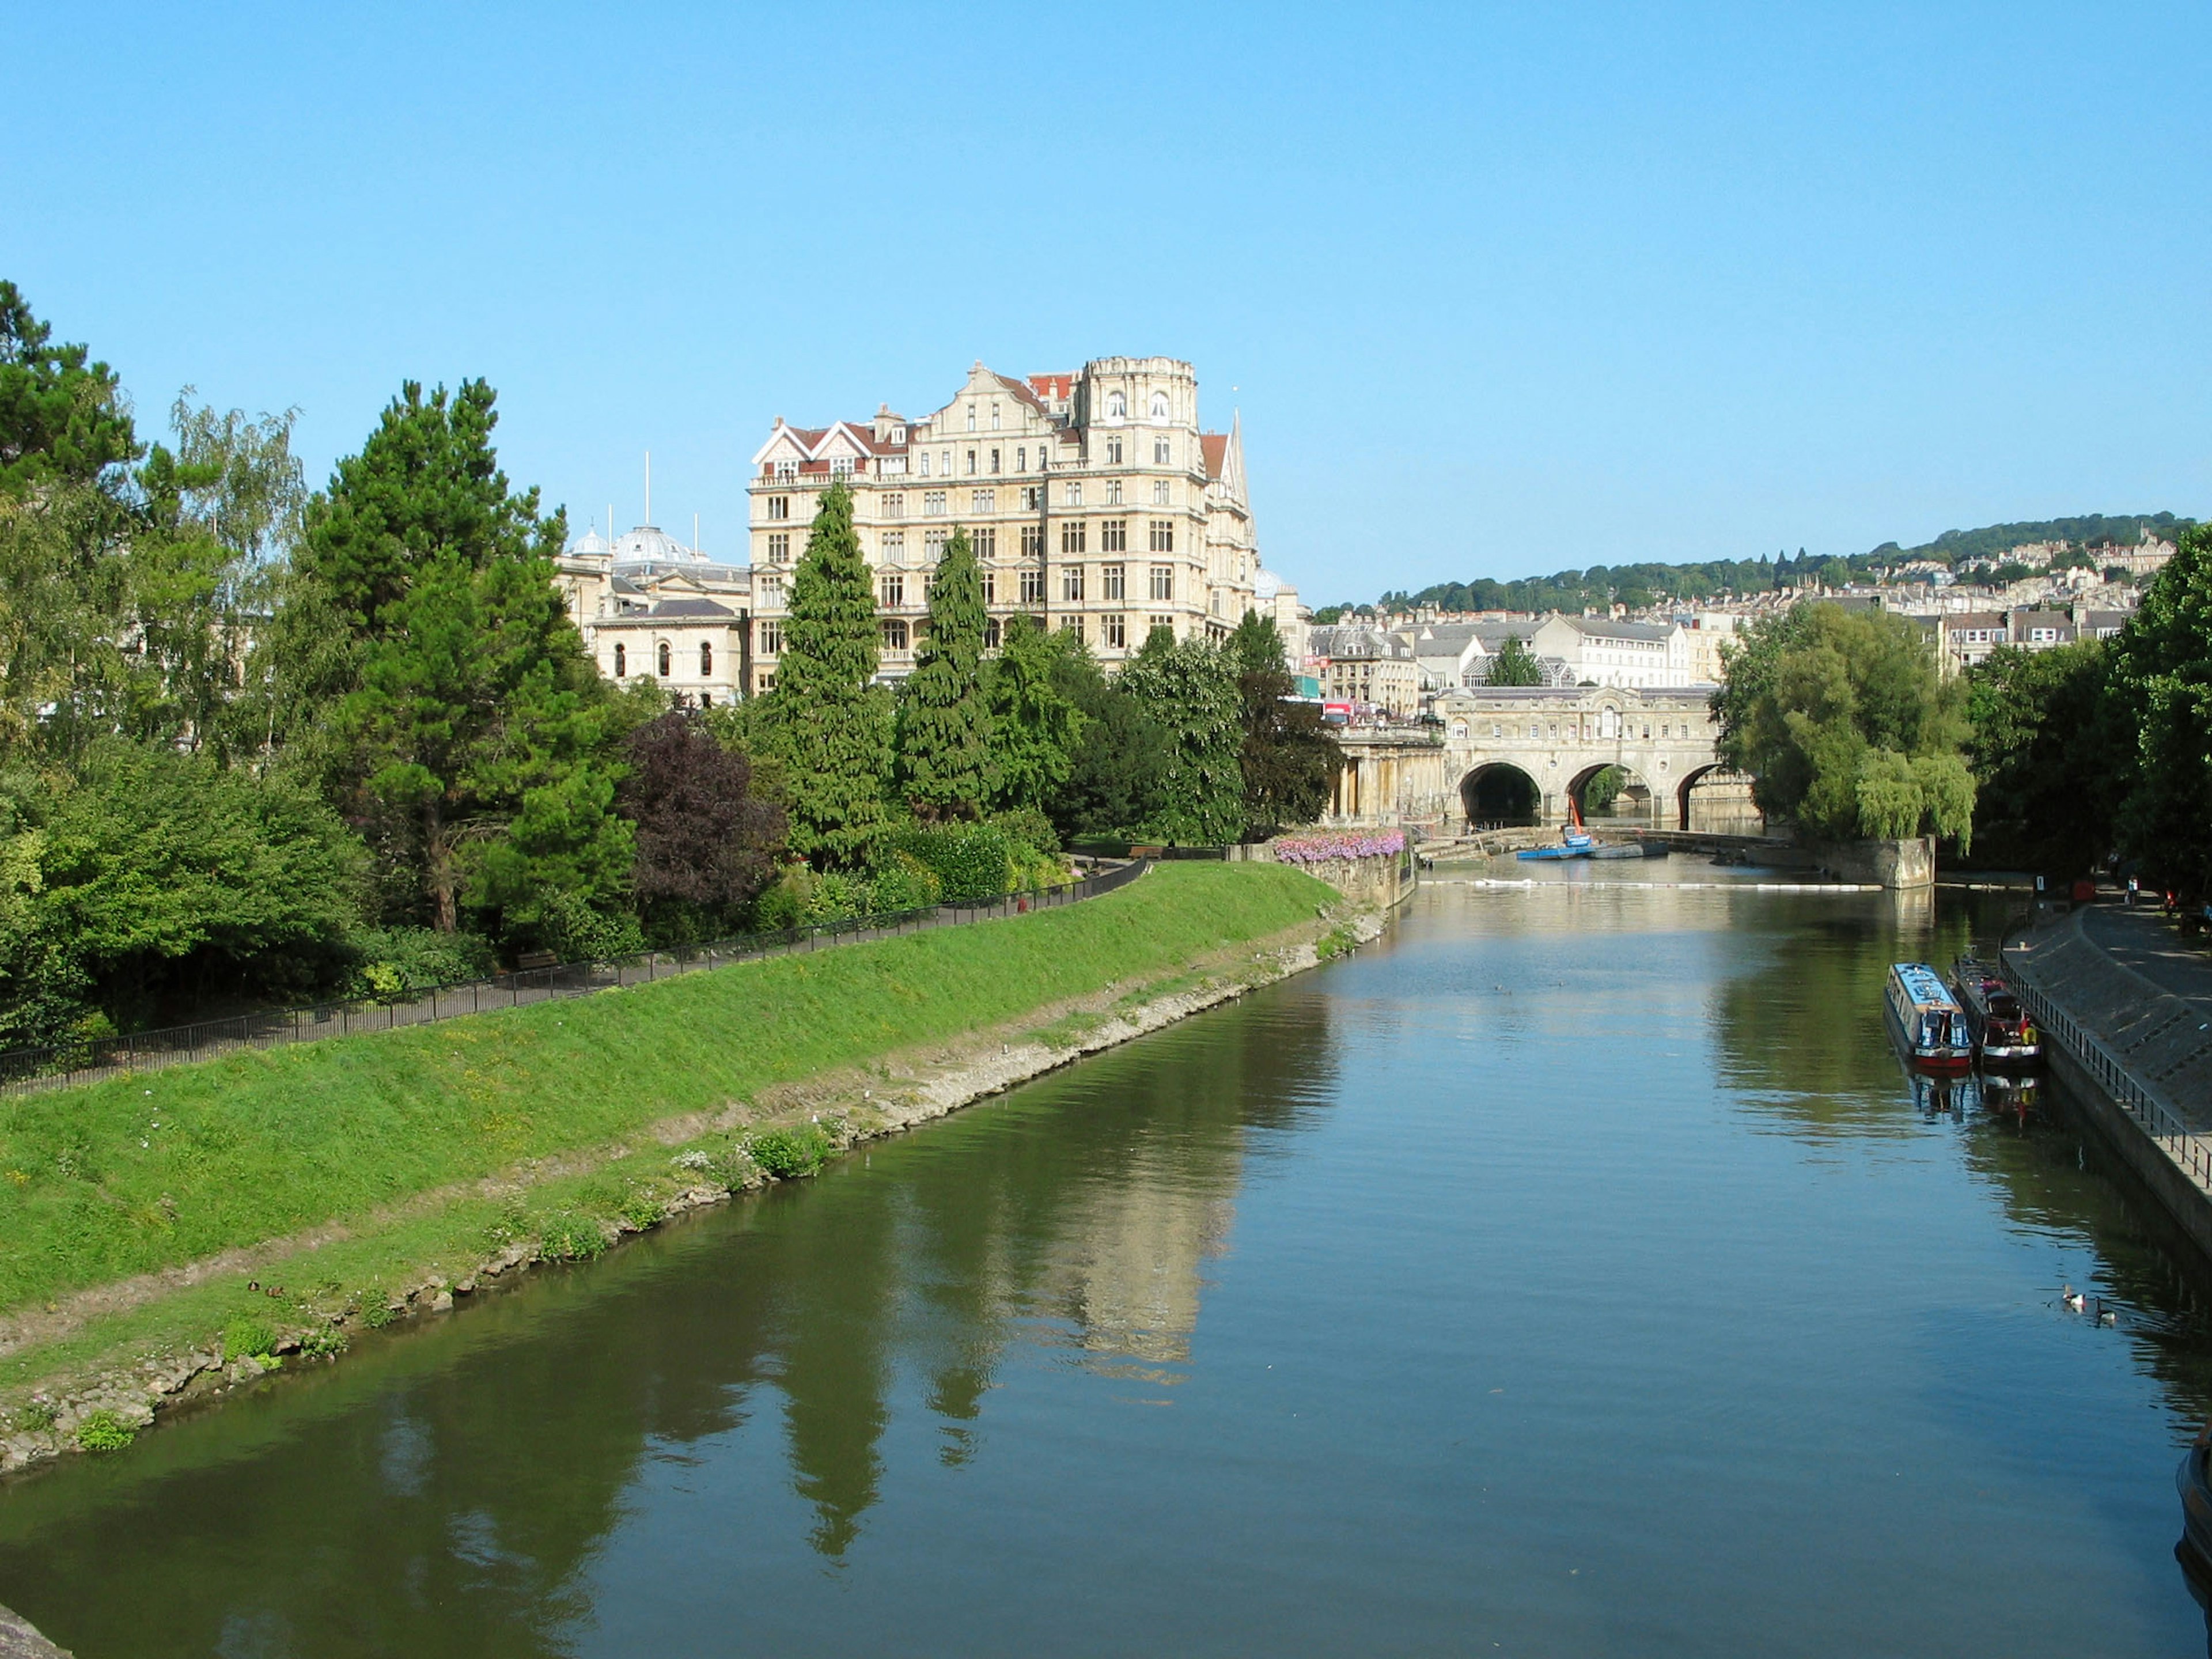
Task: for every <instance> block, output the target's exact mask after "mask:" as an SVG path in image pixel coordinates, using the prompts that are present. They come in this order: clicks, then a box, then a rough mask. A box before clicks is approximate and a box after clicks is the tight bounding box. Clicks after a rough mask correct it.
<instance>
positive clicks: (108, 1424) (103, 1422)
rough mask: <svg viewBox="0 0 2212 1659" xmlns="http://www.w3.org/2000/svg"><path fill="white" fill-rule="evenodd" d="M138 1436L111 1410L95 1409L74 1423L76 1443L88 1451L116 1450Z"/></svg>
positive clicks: (119, 1449) (122, 1447)
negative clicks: (80, 1420) (81, 1420)
mask: <svg viewBox="0 0 2212 1659" xmlns="http://www.w3.org/2000/svg"><path fill="white" fill-rule="evenodd" d="M137 1437H138V1436H137V1431H134V1430H133V1429H131V1427H130V1426H129V1425H126V1424H125V1422H124V1420H123V1419H121V1418H119V1417H118V1416H117V1415H116V1414H115V1413H113V1412H111V1411H97V1412H94V1413H93V1414H92V1415H91V1416H89V1417H88V1418H86V1419H84V1421H83V1422H82V1423H80V1424H78V1425H76V1443H77V1444H78V1445H80V1446H82V1447H83V1448H84V1449H85V1450H87V1451H88V1452H118V1451H121V1450H122V1449H124V1448H125V1446H127V1445H129V1444H130V1443H131V1442H132V1441H133V1440H136V1439H137Z"/></svg>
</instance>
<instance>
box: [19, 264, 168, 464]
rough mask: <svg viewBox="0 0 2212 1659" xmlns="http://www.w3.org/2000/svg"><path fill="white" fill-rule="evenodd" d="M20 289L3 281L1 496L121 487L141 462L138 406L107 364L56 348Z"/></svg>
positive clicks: (78, 349)
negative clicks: (119, 476)
mask: <svg viewBox="0 0 2212 1659" xmlns="http://www.w3.org/2000/svg"><path fill="white" fill-rule="evenodd" d="M52 342H53V329H52V325H49V324H46V323H42V322H40V320H39V319H38V318H37V317H36V316H35V315H34V314H33V313H32V310H31V307H30V302H29V301H27V300H25V299H24V297H23V294H22V290H21V289H18V288H17V287H16V286H15V283H10V282H4V281H0V495H12V496H17V497H21V496H25V495H29V494H30V493H31V492H32V491H33V490H34V489H37V488H39V487H40V485H43V484H46V483H53V482H61V483H74V484H78V485H83V486H100V485H106V486H110V487H112V484H113V483H115V475H116V471H117V470H118V469H119V468H120V467H121V466H123V465H126V464H127V463H129V462H131V461H134V460H136V459H138V456H139V454H140V453H141V452H140V449H139V447H138V441H137V435H136V434H135V433H134V432H133V431H132V429H131V406H130V404H129V403H128V401H126V400H125V398H124V396H123V392H122V388H121V387H120V386H118V384H117V381H116V377H115V373H114V371H113V370H112V369H111V368H108V366H107V365H106V363H100V362H87V361H86V358H87V356H88V355H89V354H88V351H87V349H86V348H85V347H83V346H82V345H55V344H54V343H52Z"/></svg>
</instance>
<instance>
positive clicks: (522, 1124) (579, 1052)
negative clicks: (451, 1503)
mask: <svg viewBox="0 0 2212 1659" xmlns="http://www.w3.org/2000/svg"><path fill="white" fill-rule="evenodd" d="M1334 898H1335V895H1334V893H1333V892H1332V891H1331V890H1328V888H1326V887H1324V886H1322V884H1319V883H1317V882H1315V881H1313V880H1312V879H1311V878H1308V877H1305V876H1303V875H1300V874H1298V873H1297V872H1294V871H1291V870H1288V869H1285V868H1283V867H1281V866H1271V865H1233V866H1224V865H1205V864H1173V865H1168V866H1162V867H1160V868H1158V869H1156V870H1154V871H1153V872H1152V873H1150V874H1149V875H1147V876H1146V878H1145V879H1144V880H1142V881H1139V882H1138V883H1135V884H1133V885H1132V886H1130V887H1127V888H1124V889H1122V890H1119V891H1117V892H1115V893H1111V894H1108V895H1106V896H1103V897H1100V898H1097V899H1094V900H1091V901H1089V902H1085V903H1083V904H1079V905H1075V906H1072V907H1069V908H1065V909H1054V910H1048V911H1044V912H1041V913H1039V914H1036V915H1030V916H1027V917H1024V918H1021V919H1019V920H1017V921H1003V922H993V923H987V924H983V925H980V926H976V927H962V928H945V929H940V930H938V931H935V932H931V933H921V934H915V935H911V936H908V937H905V938H901V939H884V940H878V941H875V942H872V943H869V944H866V945H849V946H846V947H843V948H841V949H837V950H834V951H822V952H819V953H817V954H813V955H808V956H798V957H780V958H776V959H775V960H771V961H767V962H757V963H744V964H742V965H739V966H736V967H732V968H728V969H720V970H718V971H715V972H713V973H705V974H696V975H687V976H685V977H684V978H680V979H675V980H669V981H662V982H660V983H658V984H654V985H648V986H641V987H635V988H634V989H631V990H629V991H622V992H610V993H605V994H599V995H596V996H592V997H588V998H582V999H578V1000H574V1001H568V1002H560V1003H551V1004H545V1005H541V1006H536V1007H532V1008H523V1009H514V1010H507V1011H502V1012H492V1013H487V1014H483V1015H479V1016H476V1017H473V1018H469V1019H465V1020H458V1021H453V1022H449V1023H447V1024H441V1025H435V1026H426V1027H418V1028H414V1029H410V1030H401V1031H395V1032H389V1033H380V1034H376V1035H373V1036H357V1037H351V1038H343V1039H336V1040H333V1041H331V1042H321V1043H316V1044H312V1045H301V1046H299V1047H295V1048H279V1049H274V1050H271V1051H269V1052H266V1053H258V1054H238V1055H234V1056H230V1057H228V1058H225V1059H223V1060H216V1061H211V1062H209V1063H206V1064H204V1065H199V1066H180V1067H176V1068H173V1069H171V1070H167V1071H163V1072H158V1073H149V1074H147V1075H145V1076H143V1077H141V1078H137V1079H118V1080H114V1081H111V1082H106V1083H102V1084H99V1085H91V1086H88V1087H85V1088H80V1089H74V1090H65V1091H52V1092H49V1093H44V1094H38V1095H32V1096H27V1097H21V1098H17V1099H15V1100H11V1101H9V1102H7V1103H5V1104H4V1105H3V1106H0V1311H5V1312H7V1313H9V1314H17V1313H21V1312H24V1311H27V1310H37V1309H39V1308H40V1307H41V1306H51V1305H52V1304H53V1302H54V1299H55V1298H58V1297H64V1296H67V1295H69V1294H70V1293H72V1292H75V1291H82V1290H84V1289H86V1288H87V1287H90V1286H95V1285H106V1284H111V1283H112V1282H114V1281H118V1280H122V1279H128V1278H130V1277H131V1276H133V1275H137V1274H144V1273H153V1272H158V1271H161V1270H164V1269H172V1268H175V1267H180V1266H182V1265H183V1264H186V1263H190V1262H193V1261H204V1260H205V1259H207V1258H209V1257H211V1256H214V1255H217V1254H218V1253H220V1252H222V1251H224V1250H228V1249H240V1248H241V1247H249V1246H252V1245H256V1244H258V1243H263V1242H264V1241H267V1240H271V1239H279V1238H292V1237H300V1236H301V1235H302V1234H306V1233H308V1232H309V1231H310V1230H317V1229H320V1230H324V1231H325V1234H326V1235H327V1236H326V1237H323V1238H322V1239H321V1241H320V1242H319V1243H318V1247H317V1248H316V1249H313V1252H312V1253H311V1254H307V1253H303V1254H301V1255H298V1256H297V1257H295V1261H294V1262H293V1263H292V1264H290V1266H291V1273H290V1276H291V1277H293V1278H295V1279H308V1280H311V1282H308V1283H292V1284H289V1285H256V1286H255V1287H253V1288H251V1289H249V1288H247V1287H246V1286H245V1285H242V1284H240V1283H236V1282H233V1279H232V1277H231V1276H222V1277H219V1278H216V1279H210V1281H209V1282H207V1283H204V1284H199V1285H189V1286H178V1287H176V1288H174V1289H173V1290H170V1291H167V1292H166V1293H164V1294H163V1295H161V1297H158V1298H157V1299H155V1300H153V1301H150V1302H148V1301H145V1300H143V1299H134V1300H133V1301H132V1302H131V1304H128V1305H120V1304H119V1305H118V1307H117V1308H116V1309H115V1310H114V1311H113V1312H112V1313H110V1314H108V1315H106V1316H103V1317H101V1318H100V1319H99V1320H97V1321H96V1322H93V1323H91V1324H88V1325H84V1326H82V1327H81V1328H77V1329H76V1330H74V1331H72V1332H70V1334H66V1335H62V1336H60V1337H59V1339H58V1340H56V1341H52V1342H46V1343H41V1344H40V1345H38V1347H37V1349H36V1350H35V1351H33V1350H30V1349H27V1348H19V1349H18V1350H17V1351H16V1352H14V1353H12V1354H10V1355H9V1356H8V1357H7V1358H6V1359H5V1360H4V1361H0V1388H4V1387H6V1386H7V1385H8V1384H9V1383H15V1384H16V1385H18V1386H20V1385H21V1384H22V1383H24V1382H26V1381H27V1380H28V1379H29V1378H30V1377H31V1376H33V1375H36V1374H39V1373H40V1372H45V1371H51V1370H55V1369H57V1368H60V1367H66V1366H67V1365H69V1364H71V1363H72V1362H73V1361H75V1362H89V1361H90V1360H91V1359H92V1358H94V1356H95V1355H97V1354H100V1353H105V1352H114V1351H116V1350H118V1348H122V1347H128V1346H131V1345H132V1344H134V1343H135V1344H137V1345H140V1346H145V1345H149V1344H158V1343H161V1342H164V1341H171V1340H193V1334H194V1333H195V1332H197V1331H200V1330H203V1329H207V1330H219V1329H221V1328H223V1327H224V1326H225V1325H226V1323H228V1322H230V1321H233V1320H234V1319H237V1318H238V1317H240V1316H241V1314H242V1313H243V1312H244V1311H245V1310H247V1309H249V1308H254V1307H258V1308H260V1309H265V1310H269V1311H270V1314H271V1316H293V1317H295V1318H296V1317H297V1316H307V1315H315V1316H327V1314H328V1313H329V1312H330V1311H332V1310H333V1304H334V1303H335V1304H356V1305H364V1306H365V1309H366V1310H367V1311H368V1313H369V1314H370V1315H371V1322H374V1311H375V1310H376V1308H377V1307H380V1306H381V1305H382V1304H381V1300H380V1295H379V1294H378V1291H379V1290H380V1287H383V1286H386V1285H389V1286H390V1288H391V1289H392V1291H399V1290H400V1289H401V1285H400V1284H399V1282H398V1281H399V1278H400V1277H401V1276H405V1277H406V1281H407V1285H408V1286H409V1287H411V1286H412V1285H414V1284H415V1283H416V1282H419V1281H420V1280H421V1279H422V1277H423V1276H424V1275H425V1274H426V1273H427V1274H428V1277H429V1278H430V1279H433V1280H435V1279H436V1278H437V1277H438V1275H439V1274H440V1273H441V1272H445V1273H463V1272H465V1271H466V1270H467V1267H466V1264H467V1263H471V1262H474V1261H478V1260H481V1259H482V1258H483V1255H484V1253H485V1250H486V1249H487V1246H488V1244H489V1245H491V1246H496V1245H497V1244H498V1243H500V1242H501V1239H502V1238H503V1237H504V1238H513V1237H520V1236H522V1235H525V1234H529V1235H531V1236H534V1237H540V1238H544V1237H559V1238H560V1239H562V1240H563V1241H564V1249H566V1251H567V1253H568V1254H572V1255H574V1254H586V1253H588V1249H586V1247H587V1246H588V1243H589V1241H588V1240H586V1239H584V1237H583V1233H582V1231H580V1227H579V1224H578V1222H577V1218H579V1217H585V1216H590V1217H601V1218H605V1217H613V1218H620V1223H621V1225H649V1224H650V1222H651V1220H652V1219H653V1218H655V1215H656V1213H657V1207H658V1206H659V1205H660V1204H661V1203H662V1201H663V1196H662V1194H663V1189H665V1188H666V1187H667V1186H668V1185H669V1184H670V1183H671V1181H673V1182H681V1181H682V1180H684V1178H685V1177H686V1176H687V1175H690V1174H693V1173H694V1172H699V1171H704V1170H707V1164H706V1163H705V1162H702V1160H708V1159H714V1158H719V1159H721V1160H724V1161H725V1162H726V1161H727V1160H729V1159H731V1158H738V1159H741V1160H742V1159H743V1158H744V1157H745V1154H744V1152H742V1151H741V1150H739V1149H738V1148H736V1147H734V1146H730V1145H728V1144H726V1143H727V1137H726V1136H725V1137H724V1144H723V1145H721V1146H720V1147H719V1148H718V1149H717V1150H714V1151H711V1152H709V1151H706V1150H700V1151H695V1152H686V1153H684V1154H682V1155H681V1156H680V1157H679V1158H678V1159H676V1160H674V1162H675V1163H676V1164H677V1168H676V1169H675V1170H673V1171H671V1157H670V1152H669V1149H668V1148H667V1147H665V1146H659V1145H657V1144H656V1145H653V1146H650V1147H649V1148H648V1149H647V1150H645V1151H642V1152H634V1153H633V1154H631V1155H630V1156H629V1157H626V1158H616V1159H613V1160H611V1161H607V1162H597V1163H595V1164H593V1167H592V1169H591V1170H589V1171H588V1172H586V1173H584V1174H580V1175H576V1176H561V1175H559V1174H558V1173H557V1167H558V1164H559V1161H560V1159H561V1158H562V1155H563V1154H573V1153H577V1152H583V1151H586V1150H587V1149H594V1148H603V1147H605V1146H607V1145H608V1144H609V1143H611V1142H614V1141H617V1140H619V1139H621V1138H623V1137H624V1136H626V1135H631V1134H635V1133H636V1132H638V1131H640V1130H641V1129H643V1128H645V1127H648V1126H651V1125H654V1124H659V1123H663V1122H665V1121H668V1120H670V1119H673V1118H679V1117H683V1116H684V1115H689V1114H703V1115H712V1114H714V1113H717V1112H720V1111H722V1110H724V1109H726V1108H727V1107H728V1106H729V1105H730V1104H731V1103H732V1102H735V1101H741V1100H744V1099H748V1098H751V1097H757V1095H758V1094H759V1092H760V1091H763V1090H765V1089H771V1088H774V1087H776V1086H777V1085H787V1084H792V1083H795V1082H798V1081H799V1080H801V1079H806V1078H809V1077H811V1076H816V1075H818V1074H821V1073H828V1072H832V1071H835V1070H836V1069H838V1068H841V1067H848V1066H854V1065H856V1064H860V1063H864V1062H866V1061H868V1060H872V1059H874V1058H877V1057H880V1056H883V1055H886V1054H891V1053H893V1052H895V1051H897V1050H900V1049H902V1048H911V1047H914V1046H915V1045H920V1044H927V1043H931V1042H946V1041H948V1040H951V1039H953V1038H957V1037H959V1036H964V1035H966V1034H968V1033H969V1032H971V1031H974V1030H977V1029H979V1028H982V1027H988V1026H992V1025H995V1024H1000V1023H1001V1022H1005V1021H1007V1020H1011V1019H1014V1018H1018V1017H1020V1016H1021V1015H1023V1014H1024V1013H1027V1012H1030V1011H1033V1010H1037V1009H1041V1008H1046V1007H1048V1006H1051V1005H1053V1004H1054V1003H1057V1002H1060V1001H1064V1000H1067V999H1070V998H1074V997H1079V996H1085V995H1089V994H1095V993H1097V992H1100V991H1103V990H1105V989H1106V988H1107V987H1112V986H1115V985H1116V984H1118V983H1121V982H1125V981H1130V980H1132V979H1137V978H1143V977H1146V976H1157V975H1160V974H1161V973H1162V972H1164V971H1173V970H1176V969H1180V968H1182V966H1184V965H1185V964H1187V963H1189V962H1191V961H1192V960H1194V958H1197V957H1201V956H1203V955H1205V954H1206V953H1207V952H1209V951H1218V950H1220V949H1222V948H1223V947H1225V946H1230V945H1239V944H1242V943H1246V942H1249V941H1252V940H1255V939H1262V938H1266V937H1267V936H1269V935H1272V934H1275V933H1280V932H1281V931H1282V930H1284V929H1285V928H1287V927H1292V926H1294V925H1296V924H1297V923H1300V922H1302V921H1311V920H1312V919H1313V918H1314V916H1315V915H1316V911H1317V910H1318V909H1320V908H1323V907H1325V906H1327V905H1328V904H1330V903H1331V902H1334ZM775 1155H776V1156H779V1157H780V1156H781V1149H780V1150H779V1151H778V1152H777V1153H776V1154H775ZM684 1158H690V1159H691V1160H692V1162H690V1163H689V1164H686V1163H684ZM533 1161H538V1162H541V1163H542V1164H544V1165H547V1166H550V1167H551V1169H552V1170H554V1171H556V1172H554V1173H548V1174H545V1175H544V1176H542V1177H541V1178H538V1179H536V1180H533V1182H532V1185H531V1188H530V1190H529V1194H528V1199H527V1203H526V1206H521V1207H520V1208H518V1201H517V1200H513V1199H508V1200H499V1199H496V1198H495V1197H492V1196H489V1195H487V1194H484V1193H483V1192H482V1191H481V1190H480V1189H479V1188H477V1187H476V1186H474V1185H471V1183H475V1182H482V1181H483V1180H484V1179H485V1178H488V1177H491V1176H496V1175H498V1174H499V1173H500V1172H501V1171H504V1170H513V1169H515V1168H517V1167H519V1166H526V1165H530V1164H532V1163H533ZM743 1174H744V1171H743V1170H731V1169H726V1168H717V1169H715V1170H713V1171H712V1174H711V1177H710V1178H711V1179H714V1180H718V1181H720V1182H722V1184H724V1185H738V1184H743V1181H742V1180H741V1179H732V1178H731V1177H732V1176H743ZM433 1198H435V1201H432V1200H433ZM365 1291H366V1294H365ZM264 1298H266V1299H264Z"/></svg>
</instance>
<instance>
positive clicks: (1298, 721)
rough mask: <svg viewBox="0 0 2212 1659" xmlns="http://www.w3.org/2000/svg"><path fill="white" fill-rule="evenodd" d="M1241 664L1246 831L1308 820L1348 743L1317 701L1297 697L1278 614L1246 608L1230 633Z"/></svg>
mask: <svg viewBox="0 0 2212 1659" xmlns="http://www.w3.org/2000/svg"><path fill="white" fill-rule="evenodd" d="M1228 653H1229V656H1230V659H1231V662H1232V663H1233V664H1234V665H1235V667H1236V670H1237V702H1238V704H1239V706H1240V708H1241V710H1242V714H1243V728H1244V737H1243V748H1242V750H1240V751H1239V754H1238V763H1239V765H1240V767H1241V768H1242V769H1243V775H1244V824H1245V834H1246V835H1247V836H1249V837H1251V838H1253V839H1255V840H1256V839H1261V838H1264V837H1265V836H1268V835H1271V834H1273V832H1274V831H1275V830H1277V829H1280V828H1281V827H1282V826H1284V825H1285V824H1296V823H1312V822H1313V821H1314V820H1315V819H1316V818H1317V817H1320V816H1321V815H1322V811H1323V810H1325V809H1326V808H1327V806H1328V799H1329V795H1330V793H1331V792H1332V791H1333V790H1334V788H1335V787H1336V778H1337V774H1338V773H1340V771H1342V770H1343V769H1344V751H1343V750H1342V749H1340V748H1339V747H1338V745H1337V742H1336V739H1335V738H1334V737H1333V736H1332V735H1331V734H1330V732H1329V730H1328V726H1327V725H1326V724H1325V723H1324V722H1323V720H1322V711H1321V708H1320V706H1319V705H1318V704H1316V703H1311V702H1298V701H1297V700H1296V698H1297V681H1295V680H1294V679H1292V678H1291V671H1290V665H1289V662H1288V660H1287V659H1286V658H1285V654H1284V651H1283V636H1282V635H1281V634H1280V632H1279V631H1278V630H1277V629H1276V627H1275V622H1274V618H1273V617H1268V616H1265V615H1262V614H1261V612H1259V611H1247V612H1246V613H1245V616H1244V619H1243V621H1242V622H1240V623H1237V626H1236V628H1235V629H1234V630H1233V631H1232V632H1231V634H1230V635H1229V641H1228Z"/></svg>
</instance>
